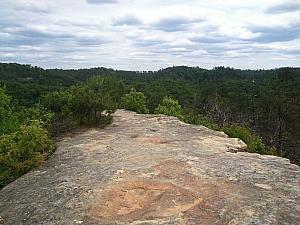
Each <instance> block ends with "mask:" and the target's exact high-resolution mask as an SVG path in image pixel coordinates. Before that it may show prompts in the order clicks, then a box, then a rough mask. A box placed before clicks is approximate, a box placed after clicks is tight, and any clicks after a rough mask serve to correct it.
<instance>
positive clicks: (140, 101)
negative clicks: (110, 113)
mask: <svg viewBox="0 0 300 225" xmlns="http://www.w3.org/2000/svg"><path fill="white" fill-rule="evenodd" d="M121 105H122V107H124V108H125V109H128V110H131V111H135V112H137V113H149V109H148V108H147V106H146V97H145V95H144V94H143V93H142V92H138V91H136V90H135V89H131V90H130V92H129V93H128V94H125V95H124V96H123V97H122V100H121Z"/></svg>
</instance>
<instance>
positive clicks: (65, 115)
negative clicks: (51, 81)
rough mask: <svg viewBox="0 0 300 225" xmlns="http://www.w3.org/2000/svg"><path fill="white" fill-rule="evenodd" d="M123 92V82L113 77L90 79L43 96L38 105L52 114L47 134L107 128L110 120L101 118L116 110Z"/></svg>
mask: <svg viewBox="0 0 300 225" xmlns="http://www.w3.org/2000/svg"><path fill="white" fill-rule="evenodd" d="M123 91H124V85H123V83H122V82H121V81H119V80H117V79H115V78H112V77H91V78H89V79H88V80H87V81H86V82H85V83H83V84H78V85H74V86H72V87H70V88H68V89H65V90H60V91H55V92H52V93H48V94H46V95H45V96H43V97H42V104H43V106H44V107H45V108H47V109H48V110H50V111H51V112H54V113H55V119H54V120H55V121H54V123H53V124H52V127H51V132H52V133H54V134H57V133H60V132H64V131H67V130H69V129H73V128H75V127H77V126H79V125H99V126H102V127H103V126H104V125H107V123H108V122H109V121H110V120H111V119H110V118H107V119H105V118H103V117H110V113H111V112H113V111H114V110H115V109H116V108H117V105H118V103H119V101H120V97H121V96H122V95H123ZM103 112H106V113H108V115H107V114H103Z"/></svg>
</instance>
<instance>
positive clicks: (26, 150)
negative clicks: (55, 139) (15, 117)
mask: <svg viewBox="0 0 300 225" xmlns="http://www.w3.org/2000/svg"><path fill="white" fill-rule="evenodd" d="M43 126H44V125H43V122H41V121H38V120H34V121H32V122H31V124H29V125H22V126H21V127H20V129H19V131H17V132H14V133H11V134H5V135H2V136H0V188H1V187H3V186H5V185H7V184H8V183H10V182H11V181H13V180H15V179H16V178H18V177H19V176H21V175H23V174H25V173H26V172H28V171H29V170H30V169H32V168H33V167H35V166H38V165H40V163H41V162H43V161H44V160H45V159H46V158H47V157H48V156H49V155H50V154H51V153H52V152H53V151H54V146H53V143H52V141H51V140H50V138H49V136H48V132H47V130H46V129H45V128H43Z"/></svg>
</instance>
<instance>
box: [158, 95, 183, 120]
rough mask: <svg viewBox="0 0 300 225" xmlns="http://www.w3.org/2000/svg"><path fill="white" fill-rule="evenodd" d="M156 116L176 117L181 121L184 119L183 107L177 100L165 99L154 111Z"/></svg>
mask: <svg viewBox="0 0 300 225" xmlns="http://www.w3.org/2000/svg"><path fill="white" fill-rule="evenodd" d="M154 113H155V114H164V115H168V116H176V117H177V118H179V119H182V110H181V105H180V104H179V103H178V101H177V100H175V99H173V98H171V97H168V96H166V97H164V98H163V100H162V102H161V104H159V105H158V107H157V108H156V109H155V111H154Z"/></svg>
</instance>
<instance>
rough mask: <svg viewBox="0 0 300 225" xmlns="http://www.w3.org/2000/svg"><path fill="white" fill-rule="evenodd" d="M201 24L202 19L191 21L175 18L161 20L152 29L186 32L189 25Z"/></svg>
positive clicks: (189, 19) (185, 18)
mask: <svg viewBox="0 0 300 225" xmlns="http://www.w3.org/2000/svg"><path fill="white" fill-rule="evenodd" d="M202 22H204V19H202V18H197V19H191V18H188V17H178V16H177V17H170V18H162V19H160V20H159V21H158V22H156V23H154V24H153V28H155V29H158V30H162V31H166V32H177V31H185V30H188V28H189V25H191V24H195V23H202Z"/></svg>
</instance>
